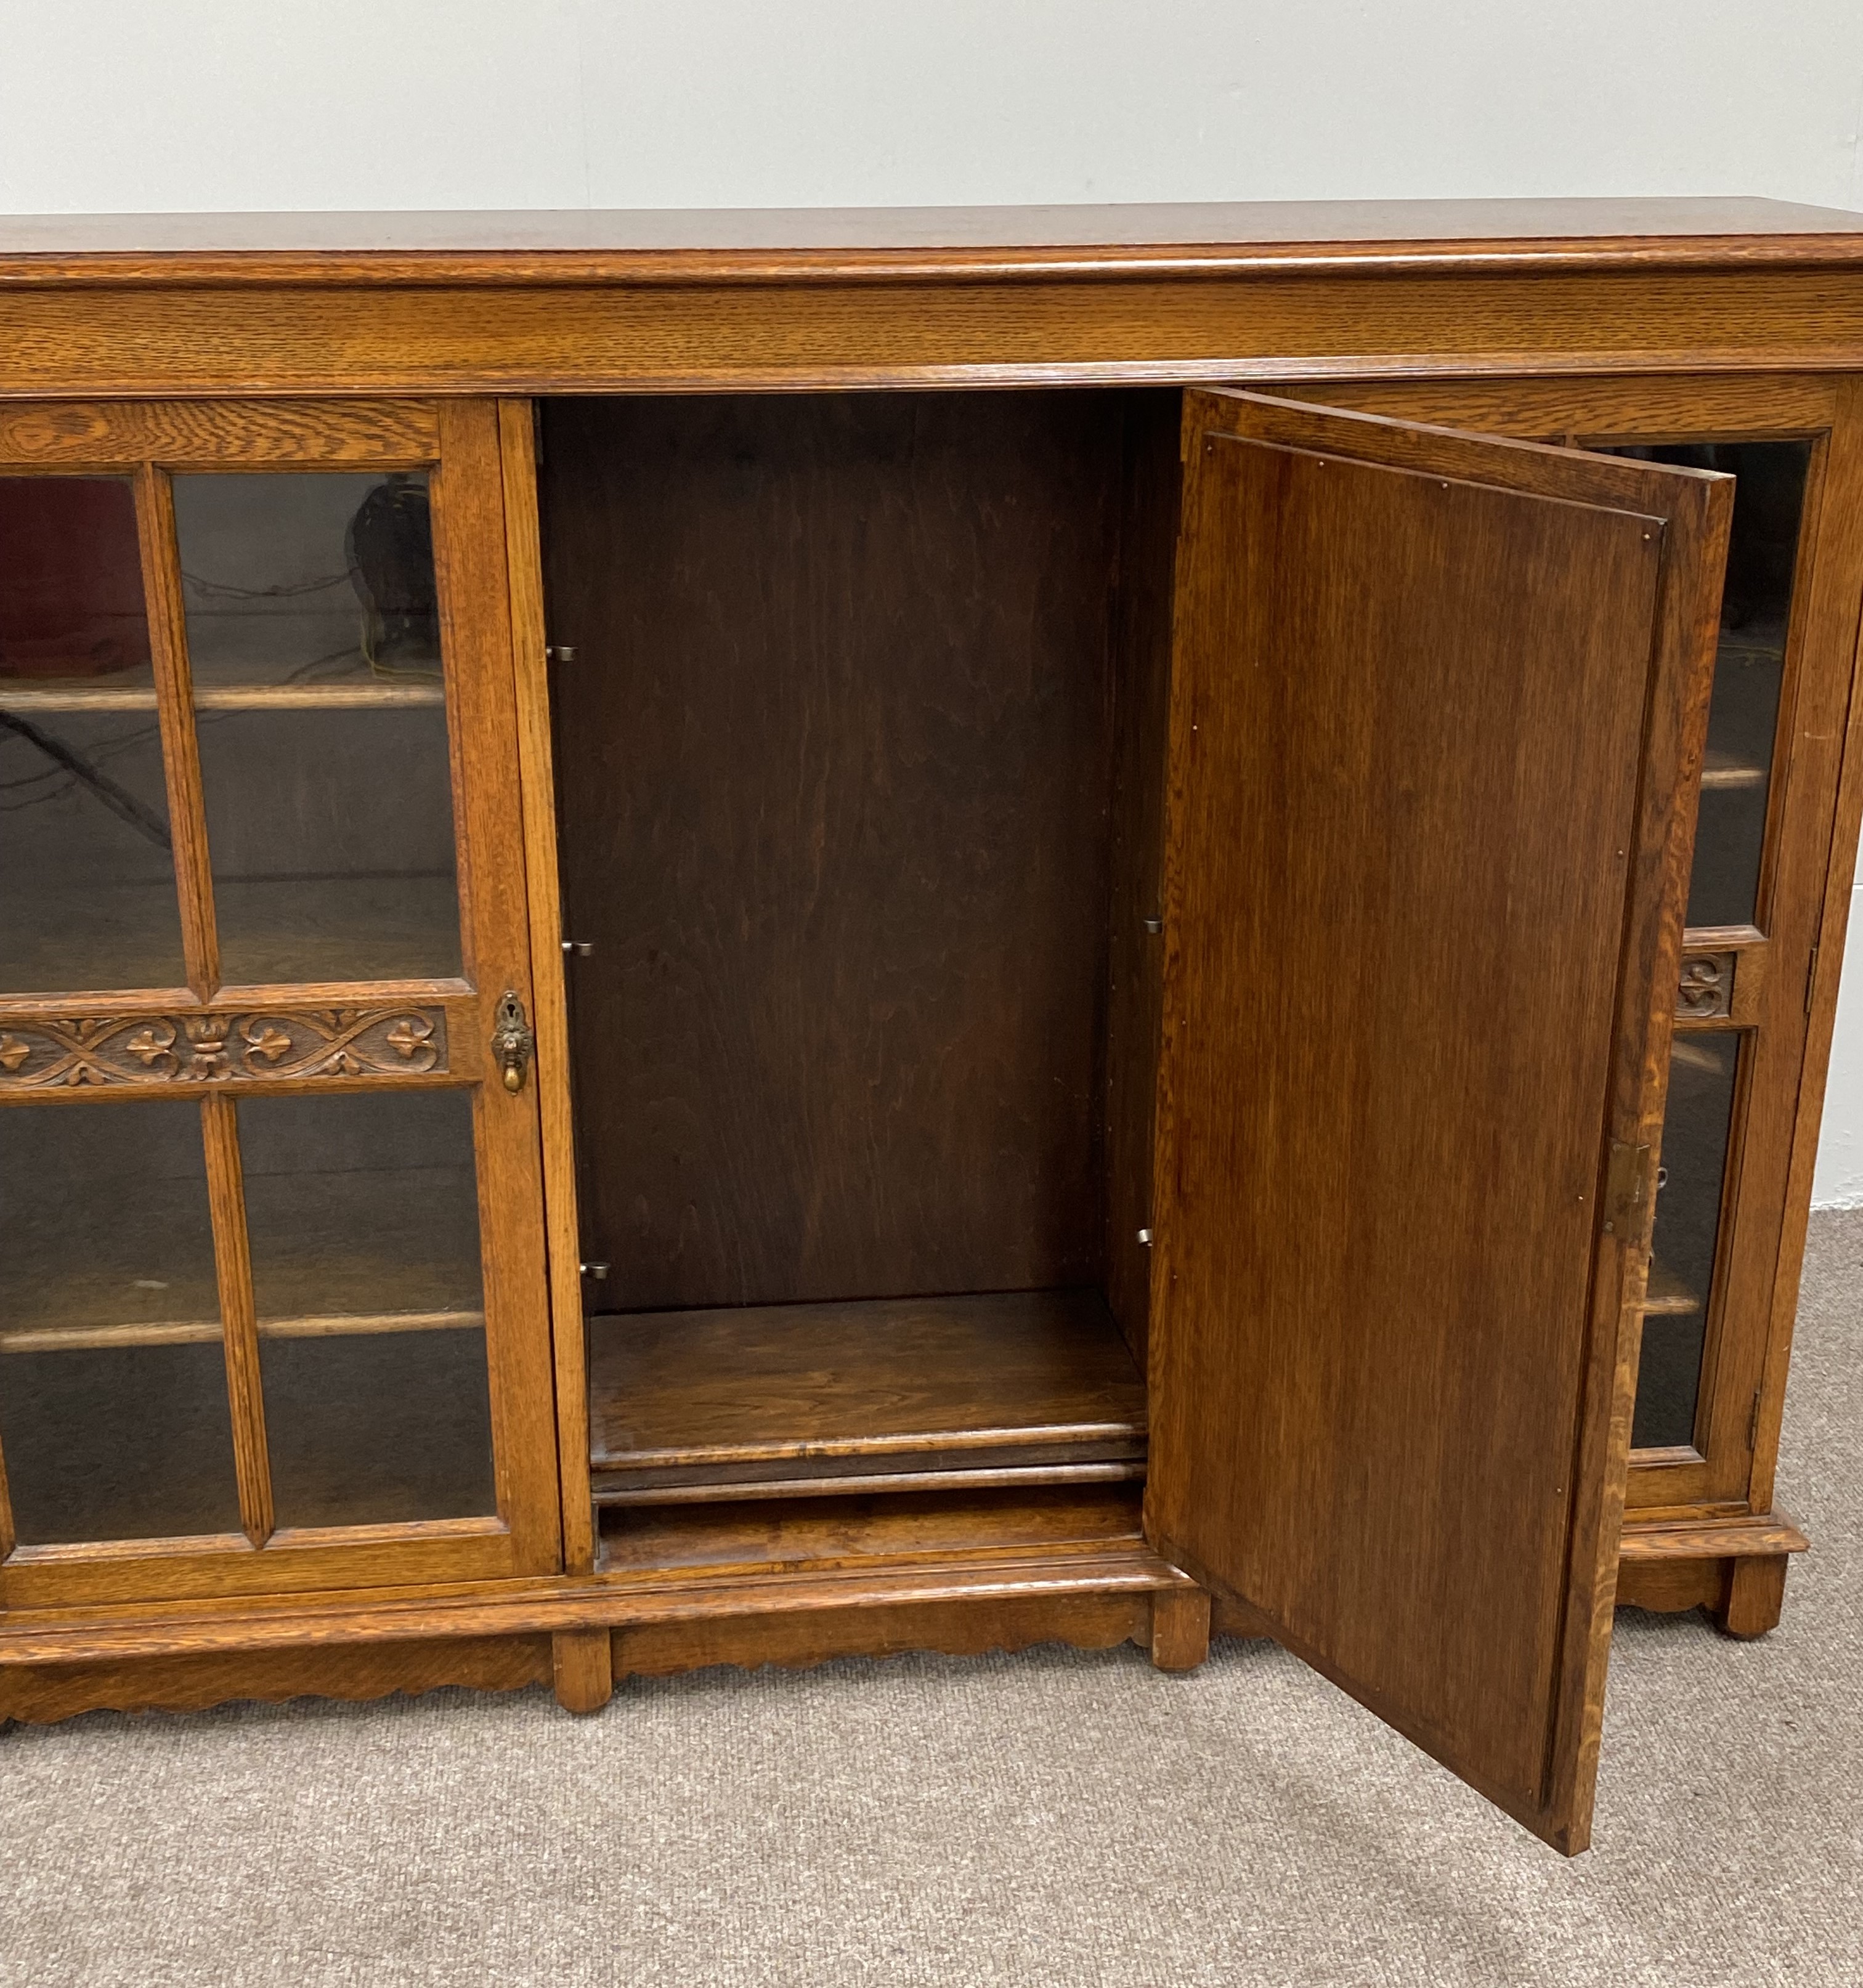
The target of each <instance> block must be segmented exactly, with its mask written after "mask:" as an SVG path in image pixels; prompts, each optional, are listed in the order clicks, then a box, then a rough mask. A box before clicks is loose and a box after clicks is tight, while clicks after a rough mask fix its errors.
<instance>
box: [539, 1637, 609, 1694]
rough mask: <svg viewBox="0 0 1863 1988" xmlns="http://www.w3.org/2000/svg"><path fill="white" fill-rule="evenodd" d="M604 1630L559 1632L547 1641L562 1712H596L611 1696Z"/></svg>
mask: <svg viewBox="0 0 1863 1988" xmlns="http://www.w3.org/2000/svg"><path fill="white" fill-rule="evenodd" d="M610 1643H611V1632H610V1631H608V1630H607V1629H560V1630H558V1631H557V1632H556V1635H553V1637H551V1638H550V1668H551V1682H552V1683H553V1685H554V1686H555V1688H556V1702H557V1703H558V1704H559V1705H560V1706H562V1707H563V1710H564V1711H565V1712H581V1713H584V1714H587V1713H588V1712H599V1711H600V1709H602V1707H603V1706H604V1705H606V1704H607V1702H608V1701H609V1699H610V1698H611V1697H613V1696H614V1663H613V1661H612V1651H611V1648H610Z"/></svg>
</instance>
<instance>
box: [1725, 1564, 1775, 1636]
mask: <svg viewBox="0 0 1863 1988" xmlns="http://www.w3.org/2000/svg"><path fill="white" fill-rule="evenodd" d="M1790 1564H1791V1563H1790V1559H1789V1557H1787V1555H1786V1554H1746V1555H1745V1556H1743V1557H1742V1558H1740V1559H1739V1560H1733V1561H1730V1562H1729V1564H1728V1568H1727V1575H1726V1582H1725V1584H1723V1587H1722V1590H1721V1601H1720V1605H1719V1608H1716V1610H1715V1611H1714V1620H1715V1622H1716V1625H1717V1626H1718V1627H1719V1628H1720V1629H1721V1630H1722V1631H1723V1632H1724V1633H1725V1634H1726V1635H1729V1636H1738V1637H1740V1638H1743V1639H1746V1638H1750V1637H1753V1636H1763V1635H1765V1634H1766V1632H1767V1630H1769V1629H1776V1628H1778V1626H1779V1611H1780V1609H1781V1608H1783V1607H1784V1604H1785V1570H1786V1569H1787V1567H1788V1566H1790Z"/></svg>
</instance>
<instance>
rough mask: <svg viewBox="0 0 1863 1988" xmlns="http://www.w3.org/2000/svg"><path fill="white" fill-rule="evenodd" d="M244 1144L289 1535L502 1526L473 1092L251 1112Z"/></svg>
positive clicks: (246, 1103) (327, 1101) (243, 1113)
mask: <svg viewBox="0 0 1863 1988" xmlns="http://www.w3.org/2000/svg"><path fill="white" fill-rule="evenodd" d="M239 1131H240V1151H241V1155H242V1158H243V1161H244V1163H245V1191H246V1219H247V1223H248V1226H249V1233H250V1236H251V1240H252V1280H253V1287H254V1291H255V1297H256V1298H257V1301H258V1307H259V1332H260V1335H261V1338H262V1369H263V1373H264V1379H265V1419H266V1430H267V1435H268V1439H269V1443H270V1446H271V1453H272V1493H273V1498H274V1501H275V1503H276V1508H277V1515H278V1523H279V1524H280V1525H281V1526H333V1525H381V1524H387V1523H396V1522H405V1521H407V1520H415V1519H451V1518H471V1517H475V1516H480V1515H482V1514H488V1513H493V1512H495V1511H496V1510H497V1508H498V1500H497V1493H496V1488H495V1484H494V1482H493V1479H492V1413H491V1398H490V1391H489V1385H488V1383H487V1378H486V1368H485V1311H484V1304H485V1300H484V1297H483V1295H482V1283H481V1281H480V1273H479V1246H478V1188H477V1180H476V1175H475V1168H474V1165H473V1160H472V1099H471V1097H470V1094H468V1093H467V1092H465V1091H463V1090H430V1091H418V1092H403V1093H401V1094H398V1095H388V1094H380V1093H374V1094H360V1095H357V1096H353V1097H265V1098H249V1099H246V1100H242V1103H241V1104H240V1106H239Z"/></svg>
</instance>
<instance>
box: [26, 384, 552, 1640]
mask: <svg viewBox="0 0 1863 1988" xmlns="http://www.w3.org/2000/svg"><path fill="white" fill-rule="evenodd" d="M499 477H500V472H499V437H498V426H497V416H496V410H495V406H494V405H493V404H491V403H489V402H474V401H464V402H456V403H451V404H447V405H445V406H442V407H438V408H436V407H429V406H424V405H421V404H413V403H393V404H388V403H380V404H360V403H359V404H350V405H347V406H343V407H326V406H309V405H303V404H288V403H277V404H262V403H261V404H235V403H193V404H140V405H122V406H109V407H76V406H56V407H22V408H15V409H14V410H12V411H8V412H6V413H5V414H0V1222H3V1223H4V1229H5V1249H4V1251H3V1252H0V1469H3V1471H4V1475H3V1476H0V1556H3V1560H0V1604H4V1605H5V1607H7V1608H29V1607H36V1606H49V1605H56V1604H72V1603H78V1602H86V1601H118V1600H123V1599H134V1598H140V1597H171V1596H176V1595H181V1594H189V1595H211V1594H254V1593H264V1592H275V1591H288V1590H299V1591H302V1590H304V1589H308V1588H323V1587H347V1586H352V1585H356V1584H368V1583H374V1582H395V1583H403V1582H416V1581H421V1582H424V1581H458V1580H473V1579H483V1578H489V1577H497V1576H501V1575H509V1574H521V1573H526V1572H533V1571H542V1570H548V1569H549V1568H551V1567H554V1566H555V1565H556V1564H557V1560H558V1556H559V1550H560V1549H559V1524H558V1516H557V1500H556V1455H555V1444H554V1439H553V1426H552V1408H551V1381H550V1366H549V1320H548V1309H547V1303H546V1291H545V1277H544V1263H543V1239H542V1222H541V1200H542V1196H541V1188H540V1184H539V1141H538V1128H537V1112H536V1104H535V1101H534V1100H535V1087H534V1086H533V1084H532V1083H531V1082H530V1080H529V1068H528V1061H527V1057H528V1051H529V1040H528V1034H527V1031H528V1021H527V1016H528V1014H529V1009H530V1007H531V1004H532V997H531V977H530V963H529V942H528V936H527V928H526V904H525V896H524V883H523V877H524V864H523V849H522V830H521V824H520V816H519V806H518V796H517V773H516V716H515V712H514V692H513V685H512V649H511V637H510V620H509V617H510V608H509V592H508V588H507V585H506V577H505V538H504V524H503V512H502V500H501V497H500V481H499Z"/></svg>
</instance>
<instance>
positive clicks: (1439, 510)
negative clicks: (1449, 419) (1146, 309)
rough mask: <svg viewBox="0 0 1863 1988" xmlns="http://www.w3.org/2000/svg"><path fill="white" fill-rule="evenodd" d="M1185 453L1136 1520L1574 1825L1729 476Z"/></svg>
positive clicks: (1214, 410)
mask: <svg viewBox="0 0 1863 1988" xmlns="http://www.w3.org/2000/svg"><path fill="white" fill-rule="evenodd" d="M1184 453H1185V472H1184V475H1185V514H1184V524H1183V528H1182V537H1181V540H1180V544H1179V549H1178V583H1177V606H1176V610H1175V613H1176V621H1175V638H1174V658H1173V677H1172V715H1171V747H1170V750H1171V794H1170V803H1169V823H1168V836H1167V854H1166V867H1165V945H1166V951H1165V968H1164V1009H1165V1024H1164V1029H1165V1033H1164V1049H1163V1060H1162V1065H1161V1073H1160V1079H1159V1129H1158V1166H1157V1185H1156V1188H1155V1197H1156V1199H1155V1222H1154V1225H1153V1226H1154V1232H1155V1263H1154V1266H1153V1284H1152V1307H1153V1308H1152V1320H1153V1324H1152V1330H1153V1334H1154V1340H1153V1350H1152V1354H1151V1373H1152V1437H1151V1480H1150V1484H1149V1486H1148V1493H1147V1499H1148V1503H1147V1521H1148V1530H1149V1531H1150V1533H1151V1536H1152V1537H1153V1539H1154V1540H1155V1542H1156V1543H1158V1546H1159V1547H1160V1548H1161V1550H1163V1551H1165V1553H1167V1554H1169V1555H1171V1556H1172V1557H1174V1558H1176V1559H1177V1560H1179V1561H1180V1562H1181V1564H1183V1565H1184V1566H1185V1567H1188V1569H1190V1570H1192V1572H1194V1573H1196V1574H1199V1577H1202V1578H1203V1579H1204V1580H1205V1581H1207V1583H1208V1584H1209V1586H1210V1587H1212V1590H1213V1591H1215V1592H1216V1594H1217V1596H1218V1597H1219V1601H1222V1603H1223V1604H1225V1606H1226V1609H1227V1611H1228V1612H1229V1619H1231V1620H1232V1621H1236V1622H1238V1623H1239V1624H1242V1625H1246V1626H1249V1627H1253V1628H1257V1629H1260V1630H1263V1631H1266V1632H1267V1633H1269V1634H1271V1635H1273V1636H1275V1637H1276V1638H1278V1639H1279V1640H1280V1641H1282V1642H1283V1643H1284V1644H1285V1645H1287V1647H1288V1648H1290V1649H1291V1650H1293V1652H1295V1653H1296V1654H1297V1655H1300V1656H1301V1657H1303V1658H1305V1659H1306V1660H1307V1662H1310V1663H1311V1664H1313V1665H1314V1666H1315V1667H1316V1668H1318V1669H1320V1670H1321V1671H1322V1672H1324V1673H1325V1674H1326V1675H1328V1676H1329V1677H1331V1678H1332V1679H1334V1680H1335V1681H1336V1682H1337V1683H1339V1684H1340V1685H1342V1686H1344V1689H1347V1691H1349V1692H1351V1694H1352V1695H1353V1696H1354V1697H1356V1698H1358V1699H1360V1700H1361V1701H1362V1702H1364V1703H1365V1704H1366V1705H1368V1706H1370V1707H1371V1709H1373V1710H1374V1711H1376V1712H1378V1713H1379V1714H1380V1715H1381V1716H1382V1717H1384V1718H1385V1719H1388V1721H1389V1722H1390V1723H1391V1724H1393V1725H1394V1726H1397V1727H1398V1729H1400V1730H1401V1731H1402V1732H1404V1733H1407V1734H1408V1736H1410V1737H1411V1738H1412V1739H1415V1741H1416V1742H1417V1743H1418V1745H1420V1746H1423V1747H1424V1748H1425V1749H1426V1750H1428V1751H1429V1752H1430V1753H1433V1754H1434V1755H1435V1756H1436V1757H1437V1758H1438V1759H1439V1760H1442V1761H1443V1762H1444V1763H1445V1764H1446V1765H1448V1766H1449V1767H1452V1769H1454V1770H1455V1771H1456V1773H1459V1774H1461V1775H1462V1777H1464V1778H1465V1779H1466V1780H1469V1781H1470V1782H1471V1783H1473V1784H1474V1785H1475V1786H1476V1787H1477V1788H1479V1789H1480V1790H1482V1791H1483V1793H1485V1794H1487V1795H1489V1797H1492V1798H1493V1800H1496V1801H1497V1802H1499V1803H1500V1804H1502V1805H1503V1807H1506V1809H1508V1810H1510V1813H1512V1814H1514V1815H1515V1816H1516V1817H1518V1818H1519V1819H1520V1821H1522V1822H1523V1823H1524V1824H1527V1827H1530V1828H1531V1829H1533V1830H1534V1831H1537V1833H1538V1834H1540V1835H1542V1836H1543V1837H1545V1838H1547V1840H1548V1841H1550V1842H1552V1843H1553V1844H1555V1845H1557V1847H1558V1848H1561V1849H1563V1850H1565V1851H1568V1852H1570V1851H1577V1850H1580V1849H1582V1848H1584V1846H1585V1844H1586V1842H1587V1840H1588V1834H1589V1827H1590V1814H1591V1792H1592V1785H1593V1781H1594V1774H1595V1767H1596V1755H1597V1744H1598V1729H1599V1722H1600V1716H1601V1709H1602V1700H1603V1692H1604V1668H1605V1661H1606V1658H1607V1655H1608V1647H1609V1636H1610V1621H1611V1597H1612V1588H1613V1583H1614V1575H1615V1567H1616V1558H1617V1547H1618V1526H1619V1523H1620V1521H1621V1514H1622V1508H1623V1501H1624V1489H1625V1472H1626V1459H1627V1455H1628V1445H1629V1439H1630V1410H1631V1394H1632V1390H1633V1388H1634V1384H1635V1359H1636V1347H1637V1330H1636V1328H1637V1320H1638V1305H1639V1303H1640V1302H1641V1300H1642V1292H1643V1281H1644V1277H1645V1271H1646V1267H1647V1259H1648V1231H1649V1209H1650V1200H1651V1192H1652V1180H1651V1175H1652V1163H1653V1149H1654V1148H1655V1145H1656V1143H1657V1141H1658V1137H1659V1134H1660V1131H1661V1125H1662V1104H1663V1078H1664V1071H1665V1063H1666V1057H1667V1051H1668V1046H1669V1028H1670V1022H1671V1010H1672V1002H1673V989H1674V986H1675V970H1676V963H1677V959H1678V956H1679V944H1680V938H1681V929H1682V892H1683V884H1684V880H1685V877H1686V875H1687V870H1688V861H1689V828H1690V823H1689V818H1688V816H1687V814H1686V812H1685V810H1682V809H1681V808H1679V807H1678V806H1677V805H1676V799H1677V796H1678V794H1679V793H1680V792H1681V791H1682V789H1683V788H1684V787H1685V783H1686V780H1687V778H1688V776H1689V772H1690V769H1691V766H1692V762H1693V761H1695V760H1696V759H1698V757H1699V754H1700V752H1701V750H1702V739H1703V733H1704V725H1705V720H1706V705H1707V696H1708V689H1709V681H1710V677H1711V672H1712V667H1713V651H1714V631H1715V622H1716V610H1717V604H1718V599H1719V587H1720V576H1721V568H1722V564H1723V560H1724V558H1725V552H1726V532H1727V524H1728V517H1729V509H1730V504H1729V498H1730V494H1731V485H1730V482H1729V479H1727V478H1719V477H1715V476H1711V475H1705V474H1703V473H1701V472H1690V471H1685V470H1675V469H1662V468H1652V467H1649V466H1647V465H1643V464H1640V463H1628V462H1611V461H1607V460H1603V459H1599V458H1591V457H1589V456H1585V455H1579V454H1577V453H1573V452H1562V451H1557V450H1551V449H1544V448H1536V447H1533V446H1532V445H1526V444H1520V443H1514V442H1509V441H1500V440H1493V439H1489V438H1481V437H1476V436H1472V435H1465V434H1458V433H1456V432H1453V431H1447V430H1442V429H1430V428H1417V427H1412V426H1408V425H1405V424H1400V423H1397V422H1393V421H1380V420H1377V419H1374V418H1370V417H1366V416H1361V415H1354V414H1340V413H1336V412H1332V411H1325V410H1322V409H1318V408H1314V407H1303V406H1300V405H1297V404H1291V403H1289V402H1286V401H1272V400H1266V399H1263V398H1259V397H1255V396H1252V395H1249V394H1227V393H1202V392H1197V393H1192V394H1188V395H1187V396H1186V400H1185V428H1184Z"/></svg>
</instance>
